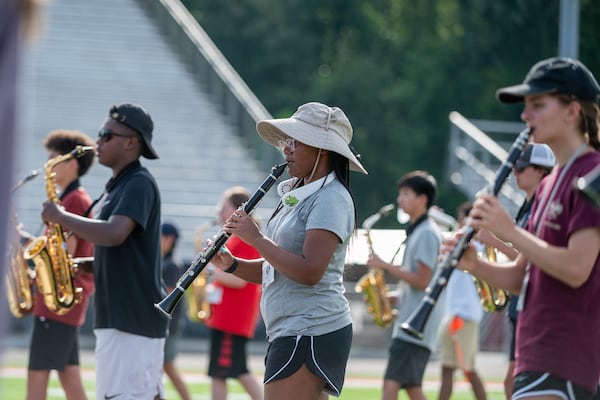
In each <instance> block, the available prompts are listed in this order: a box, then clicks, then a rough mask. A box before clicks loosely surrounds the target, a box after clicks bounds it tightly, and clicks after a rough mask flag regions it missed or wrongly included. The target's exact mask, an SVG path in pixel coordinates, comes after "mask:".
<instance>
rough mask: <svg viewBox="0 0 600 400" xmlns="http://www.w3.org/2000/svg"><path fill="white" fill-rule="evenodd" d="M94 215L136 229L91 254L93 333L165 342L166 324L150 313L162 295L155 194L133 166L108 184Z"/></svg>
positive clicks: (157, 196) (145, 175) (138, 166)
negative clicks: (119, 219) (125, 220)
mask: <svg viewBox="0 0 600 400" xmlns="http://www.w3.org/2000/svg"><path fill="white" fill-rule="evenodd" d="M94 215H96V216H97V218H98V219H101V220H108V219H109V218H110V216H112V215H124V216H127V217H129V218H131V219H132V220H134V221H135V222H136V227H135V228H134V230H133V231H132V232H131V234H130V235H129V236H128V237H127V239H125V242H123V243H122V244H121V245H119V246H112V247H103V246H95V248H94V279H95V283H96V296H95V303H94V306H95V328H99V329H102V328H114V329H118V330H120V331H123V332H128V333H131V334H135V335H140V336H146V337H150V338H162V337H165V336H166V331H167V323H168V320H167V319H166V318H165V317H164V316H163V315H162V314H161V313H160V312H159V311H158V310H157V309H155V308H154V303H158V302H159V301H160V300H161V299H162V298H163V297H164V296H165V295H166V293H165V290H164V288H163V286H162V284H161V283H162V278H161V265H160V263H161V256H160V193H159V191H158V186H157V184H156V181H155V180H154V178H153V177H152V175H151V174H150V173H149V172H148V170H147V169H146V168H144V167H142V166H141V164H140V163H139V162H138V161H135V162H134V163H132V164H130V165H129V166H127V167H125V169H124V170H123V171H121V173H120V174H119V175H118V176H117V177H116V178H115V179H114V180H111V181H109V183H108V184H107V193H106V194H105V195H104V197H103V198H102V199H101V200H100V201H99V203H98V208H96V210H95V213H94Z"/></svg>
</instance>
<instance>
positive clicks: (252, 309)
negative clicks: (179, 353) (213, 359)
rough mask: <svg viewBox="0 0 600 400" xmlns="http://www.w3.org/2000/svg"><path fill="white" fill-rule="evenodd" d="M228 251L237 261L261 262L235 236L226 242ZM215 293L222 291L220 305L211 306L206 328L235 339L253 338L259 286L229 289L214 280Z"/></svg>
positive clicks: (248, 284) (249, 248) (246, 245)
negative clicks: (227, 334) (232, 336)
mask: <svg viewBox="0 0 600 400" xmlns="http://www.w3.org/2000/svg"><path fill="white" fill-rule="evenodd" d="M227 248H228V249H229V250H230V251H231V254H233V255H234V256H236V257H240V258H244V259H249V260H252V259H256V258H260V254H259V253H258V251H256V249H255V248H254V247H252V246H250V245H248V244H246V243H245V242H243V241H242V240H241V239H240V238H238V237H237V236H232V237H230V238H229V240H227ZM212 283H213V285H214V286H215V289H216V290H222V296H221V302H220V303H219V304H211V305H210V311H211V313H210V317H209V318H208V320H206V325H207V326H208V327H210V328H213V329H218V330H220V331H223V332H227V333H231V334H234V335H239V336H245V337H248V338H251V337H253V336H254V330H255V328H256V322H257V320H258V311H259V304H260V294H261V289H262V288H261V286H260V285H257V284H255V283H250V282H248V283H246V284H245V285H244V287H242V288H239V289H238V288H231V287H227V286H225V285H223V284H222V283H221V282H218V281H217V280H214V281H213V282H212Z"/></svg>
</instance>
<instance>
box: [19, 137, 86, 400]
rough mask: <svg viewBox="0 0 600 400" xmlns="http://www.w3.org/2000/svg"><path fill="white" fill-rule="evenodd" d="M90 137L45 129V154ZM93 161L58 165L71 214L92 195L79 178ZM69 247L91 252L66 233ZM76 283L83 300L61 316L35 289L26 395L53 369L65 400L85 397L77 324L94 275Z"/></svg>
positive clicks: (39, 389)
mask: <svg viewBox="0 0 600 400" xmlns="http://www.w3.org/2000/svg"><path fill="white" fill-rule="evenodd" d="M94 144H95V143H94V140H92V139H91V138H90V137H88V136H87V135H85V134H84V133H83V132H79V131H69V130H56V131H52V132H50V133H49V134H48V136H47V137H46V139H45V141H44V146H45V148H46V151H47V152H48V156H49V158H53V157H56V156H59V155H63V154H67V153H69V152H70V151H72V150H73V149H75V147H76V146H78V145H81V146H94ZM93 161H94V152H93V151H92V152H87V153H86V154H84V155H83V156H81V157H79V158H76V157H73V158H71V159H69V160H67V161H64V162H61V163H59V164H57V165H56V166H55V167H54V169H53V171H54V172H55V174H56V175H55V177H54V179H55V181H56V185H57V189H59V190H60V202H61V204H62V206H63V207H64V208H65V209H66V210H67V211H70V212H72V213H75V214H78V215H84V214H85V213H86V211H87V210H88V208H89V206H90V204H91V203H92V200H91V198H90V196H89V195H88V193H87V191H86V190H85V189H84V188H83V187H82V186H81V185H80V182H79V178H80V177H82V176H83V175H85V174H86V173H87V171H88V170H89V168H90V167H91V165H92V163H93ZM64 236H65V237H66V244H67V251H68V253H69V254H70V255H71V256H72V257H73V258H78V257H91V256H93V254H94V247H93V244H92V243H90V242H87V241H85V240H83V239H81V238H79V237H77V236H76V235H70V236H69V234H68V232H64ZM74 286H75V287H80V288H82V289H83V296H82V299H81V301H80V302H79V303H78V304H76V305H74V306H73V307H72V308H71V309H70V310H69V311H67V312H66V313H65V314H63V315H58V314H55V313H54V312H52V311H50V310H49V309H48V308H47V307H46V305H45V304H44V302H43V298H42V295H41V294H40V292H39V291H36V296H35V303H34V309H33V313H34V316H35V318H34V325H33V333H32V335H31V344H30V348H29V364H28V370H27V400H37V399H45V398H46V392H47V389H48V379H49V376H50V371H51V370H56V371H58V378H59V380H60V383H61V385H62V387H63V390H64V391H65V397H66V399H68V400H71V399H73V400H75V399H77V400H80V399H86V398H87V396H86V394H85V390H84V388H83V383H82V381H81V374H80V369H79V343H78V335H79V327H80V326H81V325H83V323H84V321H85V315H86V311H87V308H88V303H89V298H90V296H91V295H92V294H93V293H94V277H93V275H92V274H91V273H88V272H83V271H79V272H78V274H77V276H76V278H75V280H74Z"/></svg>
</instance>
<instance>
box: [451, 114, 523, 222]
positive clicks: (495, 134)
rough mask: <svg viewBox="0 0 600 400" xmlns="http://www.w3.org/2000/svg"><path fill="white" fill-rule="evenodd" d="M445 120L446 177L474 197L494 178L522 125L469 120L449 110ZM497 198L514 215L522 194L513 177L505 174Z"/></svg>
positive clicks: (466, 193) (469, 196)
mask: <svg viewBox="0 0 600 400" xmlns="http://www.w3.org/2000/svg"><path fill="white" fill-rule="evenodd" d="M449 120H450V141H449V144H448V160H447V168H446V171H448V175H447V177H446V178H447V179H449V180H450V181H451V182H452V183H453V184H454V185H455V186H456V187H458V188H459V190H460V191H462V192H463V193H464V194H465V196H466V197H467V198H469V199H475V197H476V195H477V192H478V191H480V190H481V189H483V188H484V187H485V186H486V185H488V183H490V182H492V181H493V180H494V176H495V174H496V171H497V170H498V169H499V168H500V165H502V163H503V162H504V160H505V159H506V157H507V151H506V149H507V148H508V147H509V146H510V144H511V143H512V142H513V141H514V138H515V136H516V135H517V134H518V132H520V131H521V130H522V129H523V128H524V127H525V126H524V125H523V124H521V123H516V122H503V121H488V120H474V119H473V120H469V119H467V118H465V117H464V116H462V115H461V114H460V113H458V112H456V111H453V112H451V113H450V115H449ZM484 131H485V132H484ZM486 132H487V133H486ZM499 198H500V201H501V203H502V204H503V205H504V206H505V207H506V208H507V210H508V211H509V213H511V215H514V214H516V212H517V210H518V207H519V206H520V205H521V203H522V201H523V199H524V194H523V193H522V192H521V191H520V190H519V189H518V188H517V187H516V184H515V181H514V179H513V178H509V180H508V181H507V182H506V184H505V185H504V186H503V187H502V190H501V192H500V195H499Z"/></svg>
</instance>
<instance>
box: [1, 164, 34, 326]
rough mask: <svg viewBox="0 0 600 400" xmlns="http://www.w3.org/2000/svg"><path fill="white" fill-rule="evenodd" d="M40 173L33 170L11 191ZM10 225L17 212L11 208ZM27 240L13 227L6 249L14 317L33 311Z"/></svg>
mask: <svg viewBox="0 0 600 400" xmlns="http://www.w3.org/2000/svg"><path fill="white" fill-rule="evenodd" d="M39 173H40V171H39V170H34V171H32V172H31V173H29V175H27V177H25V178H24V179H22V180H21V181H19V182H18V183H17V184H16V185H15V187H14V188H13V189H12V192H14V191H15V190H17V189H18V188H20V187H21V186H22V185H23V184H25V183H26V182H29V181H30V180H32V179H33V178H35V177H36V176H37V175H38V174H39ZM11 226H13V227H15V228H17V214H16V212H15V211H14V209H13V212H12V216H11ZM27 240H28V238H27V237H26V235H25V234H24V233H22V232H20V231H19V229H15V232H14V234H13V236H12V240H11V244H10V247H9V250H8V262H9V265H8V271H7V274H6V280H5V287H6V296H7V299H8V308H9V310H10V312H11V314H12V315H13V316H14V317H15V318H23V317H24V316H26V315H28V314H29V313H31V311H33V302H34V296H33V279H34V276H35V275H34V271H33V270H32V269H31V268H30V267H29V263H28V262H27V260H25V258H23V244H24V243H25V242H26V241H27Z"/></svg>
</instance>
